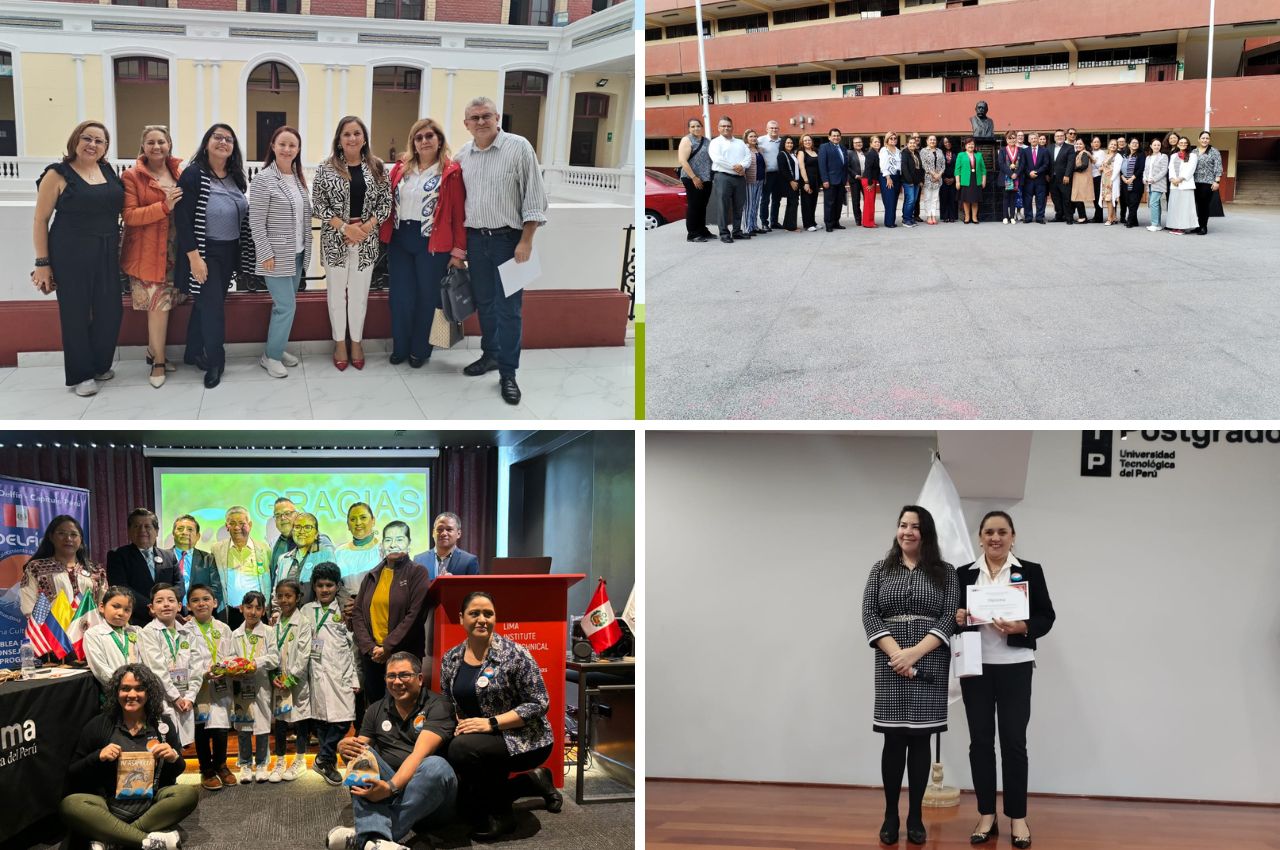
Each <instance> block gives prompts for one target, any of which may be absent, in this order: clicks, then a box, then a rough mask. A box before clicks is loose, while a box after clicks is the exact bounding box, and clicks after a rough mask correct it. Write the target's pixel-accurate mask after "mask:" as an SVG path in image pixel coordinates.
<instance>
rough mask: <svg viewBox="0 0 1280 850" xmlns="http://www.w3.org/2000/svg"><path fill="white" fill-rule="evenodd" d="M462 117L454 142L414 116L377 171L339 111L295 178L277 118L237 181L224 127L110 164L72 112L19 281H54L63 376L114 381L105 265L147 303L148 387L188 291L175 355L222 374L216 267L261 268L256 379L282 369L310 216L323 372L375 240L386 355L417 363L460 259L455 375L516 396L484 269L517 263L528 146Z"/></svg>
mask: <svg viewBox="0 0 1280 850" xmlns="http://www.w3.org/2000/svg"><path fill="white" fill-rule="evenodd" d="M464 122H465V126H466V128H467V130H468V132H469V133H470V134H471V136H472V138H471V139H470V140H469V141H468V142H467V143H466V144H465V145H463V146H462V148H461V150H459V151H458V152H457V153H456V154H454V153H453V152H452V151H451V150H450V147H449V144H448V141H447V140H446V138H445V133H444V130H443V128H442V127H441V126H440V124H439V123H438V122H436V121H434V120H433V119H431V118H422V119H420V120H418V121H416V122H414V124H413V126H412V127H411V128H410V129H409V139H410V140H411V144H410V147H409V150H407V151H405V153H404V154H403V155H401V157H400V158H399V159H398V160H397V161H396V162H395V163H394V164H393V165H391V166H390V167H388V164H387V163H384V162H383V161H382V160H381V159H379V158H378V157H377V156H375V155H374V154H373V153H372V150H371V142H370V139H369V131H368V128H367V127H366V125H365V123H364V121H362V120H361V119H360V118H359V117H357V116H354V115H348V116H345V117H343V118H341V119H340V120H339V121H338V126H337V128H336V129H335V131H334V135H333V144H332V146H331V150H330V155H329V157H328V158H327V159H325V160H324V161H323V162H321V163H320V164H319V166H318V167H317V168H316V170H315V174H314V177H313V180H312V184H313V185H311V186H308V181H307V178H306V176H305V174H304V173H303V167H302V164H301V161H300V157H301V152H302V144H303V143H302V135H301V133H300V132H299V131H298V130H297V129H295V128H293V127H287V126H286V127H280V128H278V129H277V130H276V131H275V132H274V133H273V134H272V136H271V140H270V147H269V150H268V151H267V154H266V157H265V159H264V160H263V163H262V168H261V170H260V171H258V173H257V174H256V175H254V178H253V183H252V188H250V183H249V180H248V178H247V176H246V173H245V164H244V157H243V154H242V152H241V148H240V141H239V138H238V137H237V135H236V133H235V131H234V130H233V129H232V128H231V127H229V126H228V125H226V124H221V123H219V124H214V125H213V126H212V127H210V128H209V129H208V130H207V131H206V132H205V134H204V137H203V139H201V142H200V146H199V148H197V150H196V151H195V152H194V153H193V154H192V156H191V158H190V159H189V160H188V161H187V162H186V164H185V166H184V164H183V163H182V162H181V161H180V160H179V159H178V158H177V157H176V156H174V154H173V139H172V138H171V136H170V134H169V131H168V129H167V128H166V127H163V126H148V127H146V128H145V129H144V130H143V134H142V139H141V151H140V153H139V156H138V159H137V162H136V163H134V165H133V166H132V167H130V168H129V169H127V170H126V171H124V173H123V175H117V173H116V170H115V169H114V168H113V167H112V165H111V163H110V161H109V160H107V158H106V156H107V150H108V148H109V146H110V143H111V139H110V136H109V134H108V132H107V128H106V126H105V125H103V124H102V123H101V122H98V121H84V122H82V123H81V124H80V125H78V126H77V127H76V128H75V129H74V130H73V131H72V133H71V136H70V137H69V138H68V140H67V152H66V155H65V156H64V157H63V158H62V160H61V161H60V162H57V163H54V164H52V165H50V166H49V167H48V168H46V169H45V171H44V173H43V174H41V176H40V179H39V180H37V181H36V182H37V185H38V187H39V193H38V196H37V200H36V212H35V227H34V242H35V253H36V260H35V268H34V269H33V270H32V272H31V280H32V283H33V285H34V286H35V287H36V289H38V290H39V291H40V292H42V293H45V294H48V293H51V292H52V293H56V294H57V298H58V312H59V318H60V322H61V329H62V343H63V354H64V363H65V369H66V383H67V386H69V387H74V388H75V392H76V394H77V395H81V396H90V395H93V394H95V393H96V392H98V390H99V388H100V384H101V382H103V381H108V380H110V379H111V378H112V377H114V371H113V363H114V360H115V351H116V341H117V338H118V336H119V332H120V324H121V320H122V318H123V303H122V298H121V292H120V284H119V281H120V275H121V273H122V272H123V274H124V275H126V276H127V277H128V280H129V286H130V291H131V293H132V295H131V297H132V305H133V308H134V309H135V310H138V311H144V312H146V313H147V340H148V344H147V365H148V367H149V368H150V372H151V374H150V376H149V380H150V382H151V385H152V386H154V387H156V388H159V387H161V386H163V385H164V382H165V375H166V373H167V372H171V371H174V370H175V369H176V366H175V364H173V363H172V362H170V361H169V359H168V355H167V353H166V351H165V340H166V336H167V332H168V325H169V313H170V312H171V311H172V310H173V308H174V307H175V306H176V305H178V304H180V303H182V302H183V301H184V300H187V299H190V301H191V304H192V307H191V316H190V320H189V322H188V324H187V336H186V351H185V353H184V355H183V360H184V362H185V363H187V364H190V365H193V366H195V367H196V368H198V369H200V370H201V371H203V372H204V385H205V386H206V387H208V388H210V389H212V388H213V387H216V386H217V385H218V383H219V382H220V381H221V378H222V374H223V370H224V368H225V364H226V353H225V345H224V343H225V339H226V316H225V300H226V293H227V290H228V289H229V288H230V286H231V284H232V277H233V275H234V276H236V279H237V280H238V281H241V285H240V288H242V289H243V288H245V284H244V283H243V281H246V280H248V279H251V278H253V277H254V276H260V277H261V278H262V279H263V280H264V281H265V284H266V287H267V289H268V291H269V292H270V293H271V301H272V307H271V318H270V325H269V328H268V331H267V339H266V345H265V349H264V351H263V353H262V357H261V358H260V360H259V363H260V365H261V366H262V368H263V369H265V370H266V371H267V373H268V374H270V375H271V376H272V377H275V378H285V377H288V375H289V372H288V369H289V367H295V366H298V365H299V363H300V362H301V361H300V360H299V358H298V357H297V356H296V355H294V354H292V353H290V352H289V351H288V350H286V344H287V343H288V341H289V336H290V332H291V330H292V327H293V319H294V312H295V307H296V294H297V292H298V291H299V289H301V288H304V286H305V285H304V283H303V278H304V275H305V273H306V270H307V268H308V267H309V265H310V263H311V250H312V220H313V219H318V220H319V222H320V225H321V227H320V240H319V247H320V253H321V262H322V265H323V267H324V270H325V290H326V293H327V300H328V308H329V322H330V326H331V329H332V336H333V365H334V367H335V368H336V369H338V370H339V371H342V370H345V369H346V368H347V367H348V365H350V366H352V367H354V368H356V369H363V368H364V365H365V352H364V347H363V340H364V325H365V317H366V312H367V307H368V300H369V287H370V283H371V281H372V278H373V272H374V267H375V265H376V264H377V263H378V261H379V259H380V257H381V255H382V253H383V252H384V251H385V252H386V255H387V269H388V274H389V293H388V304H389V308H390V312H391V329H392V347H391V362H392V363H393V364H399V363H403V362H405V361H408V363H409V365H410V366H412V367H414V368H420V367H421V366H422V365H423V364H425V363H426V362H427V360H428V359H429V358H430V357H431V352H432V345H431V342H430V333H431V327H432V322H433V320H434V319H435V316H436V309H437V308H439V307H440V306H441V292H440V284H441V281H442V279H443V278H444V277H445V275H446V274H447V273H448V270H449V269H451V268H466V269H467V270H468V271H469V274H470V281H471V286H472V290H473V295H474V300H475V304H476V308H477V312H478V313H479V318H480V326H481V332H482V339H481V344H482V345H481V347H482V348H483V354H482V356H481V357H480V358H479V359H478V360H476V361H475V362H474V363H471V364H469V365H468V366H466V367H465V368H464V369H463V372H464V373H465V374H467V375H471V376H480V375H484V374H485V373H487V372H491V371H497V372H498V373H499V390H500V393H501V395H502V398H503V399H504V400H506V401H507V402H509V403H511V404H516V403H518V402H519V401H520V388H519V385H518V384H517V383H516V377H515V376H516V370H517V368H518V366H519V362H520V345H521V309H522V303H523V291H516V292H513V293H512V294H511V295H506V294H505V293H504V290H503V287H502V282H501V279H500V275H499V271H498V267H499V266H500V265H502V264H503V263H505V262H507V261H509V260H511V259H513V258H514V259H515V260H516V262H525V261H527V260H528V259H529V256H530V254H531V252H532V250H533V236H534V232H535V231H536V230H537V228H538V227H539V226H540V225H541V224H543V223H545V222H546V210H547V197H546V192H545V189H544V187H543V182H542V174H541V170H540V168H539V166H538V161H537V156H536V154H535V153H534V150H533V146H532V145H530V144H529V142H528V140H526V139H524V138H523V137H521V136H517V135H514V134H512V133H508V132H505V131H503V130H502V129H501V115H500V114H499V112H498V108H497V106H496V105H495V104H494V102H493V101H492V100H491V99H489V98H486V97H478V98H475V99H474V100H472V101H471V102H470V103H468V104H467V107H466V111H465V118H464ZM55 212H56V215H55ZM51 218H52V220H53V221H52V225H50V219H51ZM122 226H123V237H122V236H121V227H122ZM348 340H350V342H349V344H348Z"/></svg>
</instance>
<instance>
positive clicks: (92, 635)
mask: <svg viewBox="0 0 1280 850" xmlns="http://www.w3.org/2000/svg"><path fill="white" fill-rule="evenodd" d="M138 631H139V630H138V627H137V626H134V625H128V626H125V627H124V632H125V634H127V635H129V656H128V658H127V659H126V658H125V656H124V655H122V654H121V652H120V647H119V645H117V644H116V642H115V638H113V637H112V636H111V632H112V628H111V626H109V625H108V624H106V623H96V624H94V625H92V626H90V627H89V628H88V629H87V630H86V631H85V633H84V642H83V646H84V657H85V660H86V661H88V662H89V671H90V672H92V673H93V677H94V678H95V679H97V680H98V684H100V685H102V687H103V688H106V687H107V685H108V684H110V683H111V677H112V676H114V675H115V673H116V671H117V670H119V669H120V668H121V667H123V666H124V665H125V664H140V663H142V650H141V649H140V648H139V641H140V640H141V638H140V637H139V634H138Z"/></svg>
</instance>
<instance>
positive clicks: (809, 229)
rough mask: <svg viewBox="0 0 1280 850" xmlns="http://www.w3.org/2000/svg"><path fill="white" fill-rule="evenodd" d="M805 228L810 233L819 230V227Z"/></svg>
mask: <svg viewBox="0 0 1280 850" xmlns="http://www.w3.org/2000/svg"><path fill="white" fill-rule="evenodd" d="M805 230H807V231H809V232H810V233H817V232H818V228H817V227H806V228H805Z"/></svg>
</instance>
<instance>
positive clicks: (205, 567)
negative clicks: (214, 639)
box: [169, 514, 222, 617]
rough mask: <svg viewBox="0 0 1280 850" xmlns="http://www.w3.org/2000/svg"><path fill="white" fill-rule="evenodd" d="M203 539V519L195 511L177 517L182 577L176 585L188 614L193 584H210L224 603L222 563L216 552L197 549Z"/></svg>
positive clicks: (175, 541)
mask: <svg viewBox="0 0 1280 850" xmlns="http://www.w3.org/2000/svg"><path fill="white" fill-rule="evenodd" d="M199 542H200V523H199V522H197V521H196V518H195V517H193V516H192V515H191V514H183V515H182V516H180V517H178V518H177V519H175V520H174V521H173V548H172V549H170V550H169V553H170V554H172V555H173V559H174V563H175V566H176V568H177V571H178V580H177V581H176V582H174V584H173V586H174V587H176V588H178V601H179V602H181V603H182V612H183V616H184V617H185V616H186V614H187V594H188V593H190V592H191V585H193V584H203V585H207V586H208V588H209V589H210V590H212V591H213V598H214V599H216V600H218V607H219V608H221V607H222V579H221V578H220V577H219V576H218V566H217V564H215V563H214V561H213V556H212V555H210V554H209V553H208V552H206V551H204V550H203V549H197V548H196V544H197V543H199Z"/></svg>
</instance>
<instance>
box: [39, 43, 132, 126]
mask: <svg viewBox="0 0 1280 850" xmlns="http://www.w3.org/2000/svg"><path fill="white" fill-rule="evenodd" d="M71 58H72V60H73V61H74V62H75V63H76V123H77V124H79V123H80V122H81V121H83V120H85V118H84V56H83V55H82V54H76V55H75V56H72V57H71ZM113 73H114V71H113ZM18 117H19V120H21V117H22V116H18Z"/></svg>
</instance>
